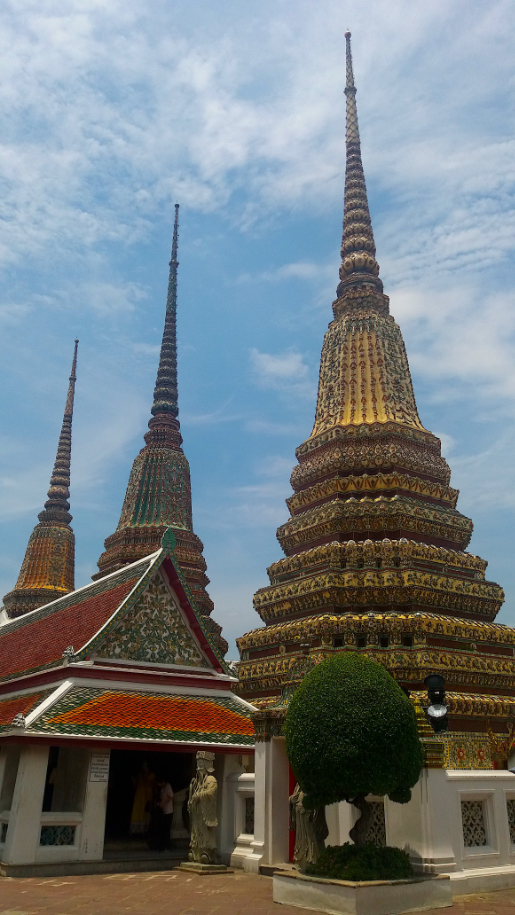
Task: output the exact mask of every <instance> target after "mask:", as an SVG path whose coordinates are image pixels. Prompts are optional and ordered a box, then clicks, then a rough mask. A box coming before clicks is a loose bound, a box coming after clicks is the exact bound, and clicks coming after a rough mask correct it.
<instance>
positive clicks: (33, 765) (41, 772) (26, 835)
mask: <svg viewBox="0 0 515 915" xmlns="http://www.w3.org/2000/svg"><path fill="white" fill-rule="evenodd" d="M47 766H48V746H41V745H37V746H24V747H23V748H22V750H21V752H20V761H19V764H18V774H17V777H16V784H15V786H14V793H13V799H12V804H11V813H10V817H9V828H8V830H7V836H6V842H5V847H4V853H3V861H4V862H5V864H31V863H33V862H35V861H36V856H37V852H38V849H39V838H40V834H41V810H42V807H43V794H44V791H45V779H46V772H47Z"/></svg>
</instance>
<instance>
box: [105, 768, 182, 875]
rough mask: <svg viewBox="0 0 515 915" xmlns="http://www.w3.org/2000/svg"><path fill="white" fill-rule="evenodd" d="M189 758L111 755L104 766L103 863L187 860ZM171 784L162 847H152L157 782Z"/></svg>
mask: <svg viewBox="0 0 515 915" xmlns="http://www.w3.org/2000/svg"><path fill="white" fill-rule="evenodd" d="M194 771H195V754H194V753H175V752H162V753H161V752H157V753H156V752H144V751H142V750H112V751H111V760H110V765H109V784H108V790H107V809H106V825H105V842H104V858H126V857H138V858H147V857H154V856H155V855H156V854H160V855H161V854H162V855H165V856H170V857H173V858H182V859H186V858H187V856H188V848H189V822H188V815H187V801H188V790H189V784H190V781H191V779H192V778H193V775H194ZM163 781H164V782H165V783H168V784H170V785H171V787H172V790H173V793H174V812H173V817H172V823H171V829H170V834H169V836H168V838H167V842H166V847H165V848H161V847H159V849H157V848H156V841H155V839H156V831H157V829H158V828H159V827H158V822H159V816H160V815H161V814H160V809H159V808H158V807H157V802H158V801H159V799H160V790H161V789H160V787H159V785H158V782H163Z"/></svg>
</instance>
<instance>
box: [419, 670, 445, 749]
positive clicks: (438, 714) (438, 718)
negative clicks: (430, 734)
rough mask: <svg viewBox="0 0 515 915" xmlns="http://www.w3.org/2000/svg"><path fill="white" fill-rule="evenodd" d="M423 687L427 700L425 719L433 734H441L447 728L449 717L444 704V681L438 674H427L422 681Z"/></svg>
mask: <svg viewBox="0 0 515 915" xmlns="http://www.w3.org/2000/svg"><path fill="white" fill-rule="evenodd" d="M424 686H425V687H426V689H427V695H428V698H429V708H428V709H427V710H426V711H427V717H428V718H429V721H430V722H431V727H432V728H433V731H434V732H435V734H441V733H442V732H443V731H447V729H448V727H449V716H448V714H447V706H446V704H445V680H444V678H443V677H441V676H440V674H429V676H428V677H426V679H425V680H424Z"/></svg>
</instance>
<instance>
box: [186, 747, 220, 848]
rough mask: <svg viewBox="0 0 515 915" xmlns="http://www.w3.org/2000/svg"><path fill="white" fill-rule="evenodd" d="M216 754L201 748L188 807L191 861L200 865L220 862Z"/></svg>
mask: <svg viewBox="0 0 515 915" xmlns="http://www.w3.org/2000/svg"><path fill="white" fill-rule="evenodd" d="M214 758H215V754H214V753H208V752H207V751H206V750H199V751H198V753H197V774H196V775H195V778H194V779H192V781H191V785H190V798H189V801H188V810H189V813H190V819H191V841H190V853H189V855H188V857H189V860H190V861H196V862H198V863H199V864H216V862H217V849H216V827H217V826H218V819H217V816H216V795H217V790H218V786H217V781H216V778H215V777H214V775H213V771H214V770H213V760H214Z"/></svg>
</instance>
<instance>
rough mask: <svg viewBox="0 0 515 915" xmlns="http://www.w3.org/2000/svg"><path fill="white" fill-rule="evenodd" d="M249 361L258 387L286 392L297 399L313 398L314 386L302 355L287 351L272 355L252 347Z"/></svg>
mask: <svg viewBox="0 0 515 915" xmlns="http://www.w3.org/2000/svg"><path fill="white" fill-rule="evenodd" d="M250 361H251V367H252V373H253V377H254V380H255V383H256V384H257V385H258V387H261V388H269V389H271V390H273V391H281V392H287V393H289V394H295V395H297V396H299V397H312V396H313V394H314V385H313V384H312V383H311V381H310V378H309V375H310V372H309V366H307V365H306V363H305V362H304V357H303V355H302V353H297V352H295V350H287V351H286V352H283V353H277V354H276V355H273V354H271V353H261V352H259V350H258V349H256V348H255V347H253V348H252V349H251V350H250Z"/></svg>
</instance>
